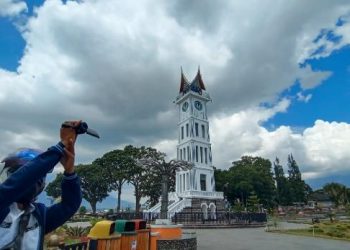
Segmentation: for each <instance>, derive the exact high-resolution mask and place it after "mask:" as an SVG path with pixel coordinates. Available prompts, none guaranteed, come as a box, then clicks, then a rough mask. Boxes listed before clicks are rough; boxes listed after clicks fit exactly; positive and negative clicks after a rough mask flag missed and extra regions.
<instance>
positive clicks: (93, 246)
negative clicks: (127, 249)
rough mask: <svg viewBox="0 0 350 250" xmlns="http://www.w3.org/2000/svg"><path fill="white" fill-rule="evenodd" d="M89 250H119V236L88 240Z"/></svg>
mask: <svg viewBox="0 0 350 250" xmlns="http://www.w3.org/2000/svg"><path fill="white" fill-rule="evenodd" d="M88 249H89V250H121V249H122V248H121V238H120V236H116V237H110V238H105V239H90V240H89V246H88Z"/></svg>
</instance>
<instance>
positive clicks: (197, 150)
mask: <svg viewBox="0 0 350 250" xmlns="http://www.w3.org/2000/svg"><path fill="white" fill-rule="evenodd" d="M196 162H198V146H196Z"/></svg>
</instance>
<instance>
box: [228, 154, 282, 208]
mask: <svg viewBox="0 0 350 250" xmlns="http://www.w3.org/2000/svg"><path fill="white" fill-rule="evenodd" d="M229 172H230V177H229V179H230V183H233V185H234V189H235V192H236V197H237V198H240V197H241V199H242V198H243V201H242V202H245V203H246V202H247V198H248V196H249V193H250V192H252V191H254V192H255V193H256V195H257V196H258V198H259V200H260V202H261V203H262V204H263V206H264V207H266V208H270V207H273V206H274V205H275V203H274V200H275V194H276V188H275V184H274V180H273V174H272V170H271V162H270V161H269V160H268V159H264V158H262V157H252V156H242V157H241V159H240V160H239V161H235V162H233V166H232V167H231V168H230V169H229Z"/></svg>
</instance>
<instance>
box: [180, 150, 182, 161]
mask: <svg viewBox="0 0 350 250" xmlns="http://www.w3.org/2000/svg"><path fill="white" fill-rule="evenodd" d="M180 160H182V149H181V148H180Z"/></svg>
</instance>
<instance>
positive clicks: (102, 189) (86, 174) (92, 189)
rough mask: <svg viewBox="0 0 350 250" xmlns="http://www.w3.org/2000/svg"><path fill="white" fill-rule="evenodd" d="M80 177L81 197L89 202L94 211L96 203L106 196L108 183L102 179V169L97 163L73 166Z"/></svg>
mask: <svg viewBox="0 0 350 250" xmlns="http://www.w3.org/2000/svg"><path fill="white" fill-rule="evenodd" d="M75 171H76V173H77V174H78V175H79V177H80V182H81V191H82V194H83V198H84V199H85V200H86V201H88V202H89V204H90V206H91V209H92V212H93V213H96V204H97V202H101V201H102V200H103V199H104V198H106V197H107V196H108V183H107V182H106V181H104V175H103V171H101V168H100V167H99V166H98V165H95V164H88V165H78V166H77V167H76V168H75Z"/></svg>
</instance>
